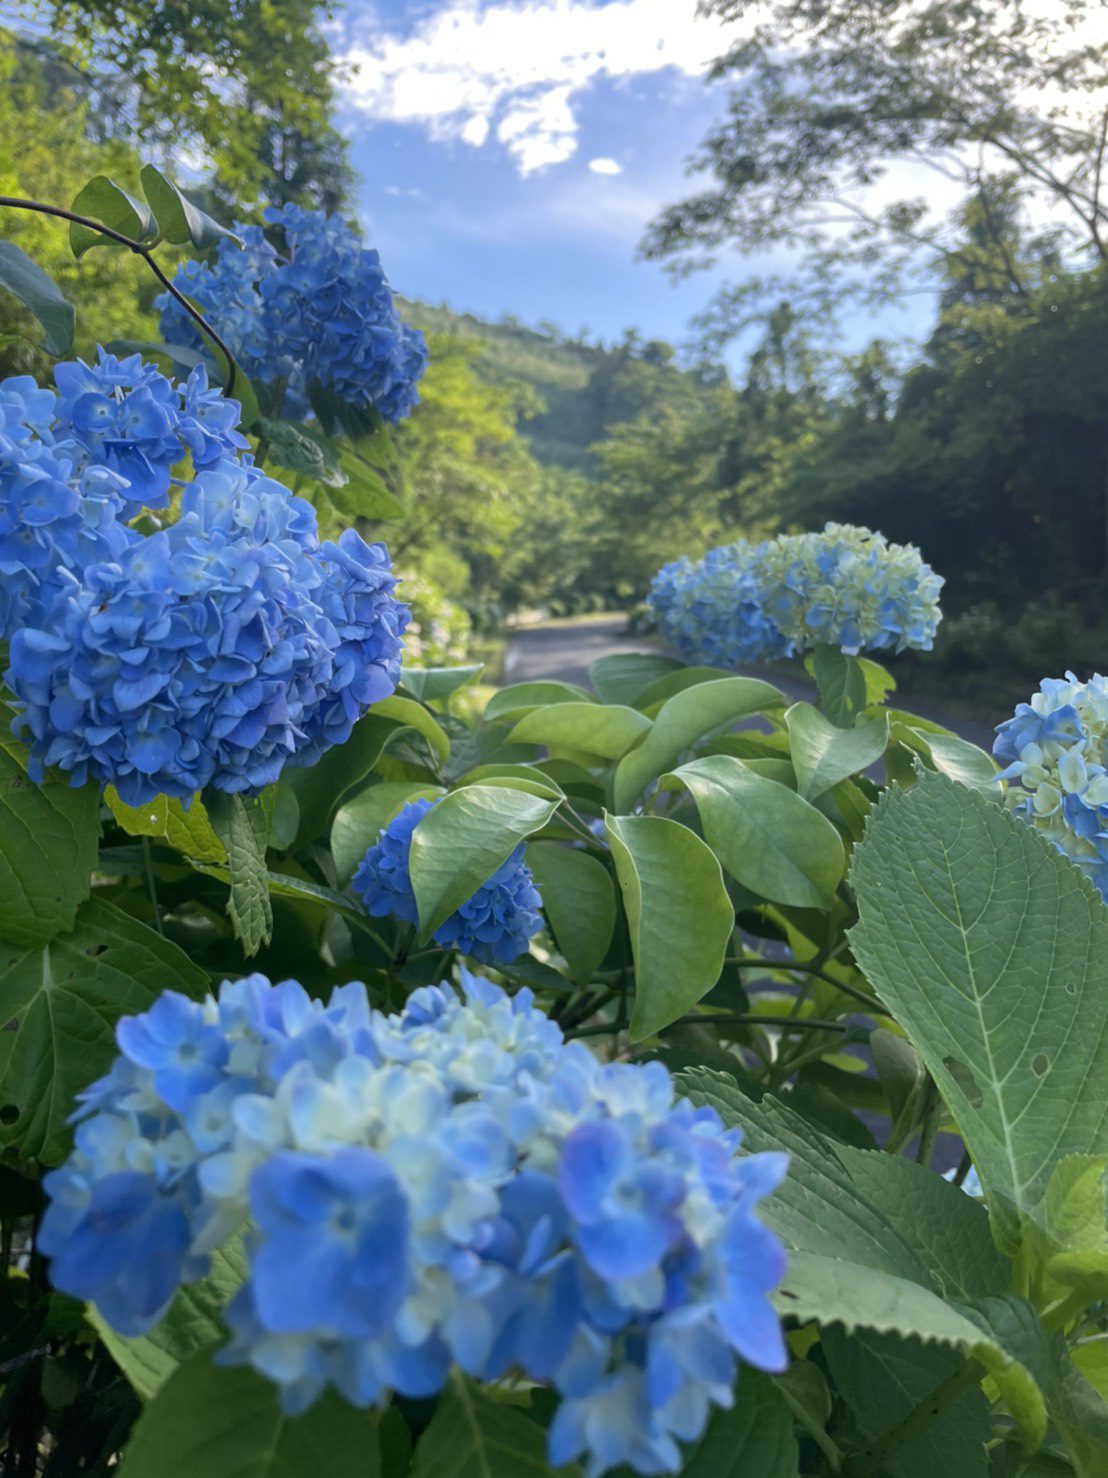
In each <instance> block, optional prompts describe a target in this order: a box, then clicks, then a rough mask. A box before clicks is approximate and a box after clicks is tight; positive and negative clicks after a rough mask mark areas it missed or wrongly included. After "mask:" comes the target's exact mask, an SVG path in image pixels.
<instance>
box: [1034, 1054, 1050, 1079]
mask: <svg viewBox="0 0 1108 1478" xmlns="http://www.w3.org/2000/svg"><path fill="white" fill-rule="evenodd" d="M1049 1066H1050V1058H1049V1057H1048V1056H1047V1055H1046V1053H1045V1052H1036V1053H1035V1056H1034V1057H1033V1058H1032V1059H1031V1071H1032V1072H1033V1073H1034V1074H1035V1076H1036V1077H1037V1078H1041V1077H1042V1075H1043V1074H1044V1073H1045V1072H1046V1070H1047V1068H1048V1067H1049Z"/></svg>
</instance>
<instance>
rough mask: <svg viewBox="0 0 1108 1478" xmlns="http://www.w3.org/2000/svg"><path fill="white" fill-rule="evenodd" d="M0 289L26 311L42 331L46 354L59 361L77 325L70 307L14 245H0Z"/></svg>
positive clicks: (66, 352) (48, 280)
mask: <svg viewBox="0 0 1108 1478" xmlns="http://www.w3.org/2000/svg"><path fill="white" fill-rule="evenodd" d="M0 287H2V288H6V289H7V291H8V292H10V293H11V294H12V295H13V296H14V297H17V298H18V299H19V301H20V302H21V303H24V304H25V305H26V306H27V307H28V308H30V310H31V312H32V313H33V314H34V315H35V317H36V318H37V319H38V321H39V323H41V324H42V327H43V329H44V330H45V334H46V339H45V344H46V352H47V354H51V355H53V357H54V358H55V359H63V358H64V357H65V355H67V354H68V353H69V351H70V350H71V349H72V348H73V334H74V330H75V328H76V323H77V315H76V314H75V313H74V311H73V304H72V303H70V302H69V301H68V300H67V299H66V298H63V297H62V295H61V292H60V290H59V288H58V286H57V284H56V283H55V282H54V280H53V278H52V277H48V276H47V274H46V273H45V272H44V271H43V270H42V268H41V267H40V266H39V265H38V263H37V262H33V261H32V260H31V258H30V257H29V256H28V255H27V253H26V252H25V251H21V250H20V248H19V247H18V246H16V244H15V242H14V241H0Z"/></svg>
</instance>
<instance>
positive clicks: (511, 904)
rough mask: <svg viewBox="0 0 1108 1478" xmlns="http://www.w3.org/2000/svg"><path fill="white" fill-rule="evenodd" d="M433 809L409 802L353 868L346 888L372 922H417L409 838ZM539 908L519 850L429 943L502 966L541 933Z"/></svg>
mask: <svg viewBox="0 0 1108 1478" xmlns="http://www.w3.org/2000/svg"><path fill="white" fill-rule="evenodd" d="M436 804H437V802H435V801H430V800H426V799H423V800H415V801H409V802H408V803H407V805H405V806H403V807H402V808H401V810H400V811H399V812H398V813H397V814H396V815H395V816H394V817H393V819H392V820H391V821H390V822H389V824H388V825H387V826H386V827H384V828H383V829H382V830H381V833H380V835H379V836H378V838H377V841H376V842H375V843H374V844H373V846H372V847H370V848H369V849H368V850H367V852H366V854H365V856H364V857H363V858H362V860H361V862H360V863H359V864H358V868H357V871H356V872H355V873H354V877H353V880H352V885H353V888H354V891H355V892H356V893H357V894H358V896H359V897H360V898H361V900H362V902H363V903H364V904H365V906H366V910H367V912H368V913H370V914H372V915H373V917H374V918H379V919H383V918H396V919H401V920H403V922H405V923H408V924H415V923H417V922H418V919H419V911H418V909H417V907H416V899H415V893H414V891H413V889H412V880H411V873H410V856H411V850H412V833H413V832H414V831H415V829H416V827H417V826H418V825H419V823H420V822H421V821H422V820H423V818H424V816H426V815H427V812H428V811H430V810H431V808H432V807H433V806H434V805H436ZM541 907H542V899H541V898H540V897H539V894H538V890H537V889H536V887H535V882H534V878H533V877H532V876H531V869H530V868H529V867H528V866H527V864H526V863H525V862H524V860H523V847H522V845H521V846H519V847H517V848H516V850H515V851H514V852H513V853H512V855H511V856H510V857H509V858H508V859H507V860H506V861H505V862H503V863H502V864H501V866H500V867H498V868H497V870H496V871H495V872H494V873H493V874H492V876H491V877H490V878H486V880H485V881H484V882H483V883H482V884H481V886H480V887H479V888H478V889H477V890H476V891H475V892H474V893H473V895H472V896H471V897H469V898H467V899H466V901H465V902H464V903H462V904H460V905H459V907H458V908H457V909H455V911H454V912H453V913H452V914H451V915H450V917H449V918H448V919H445V920H444V921H443V922H442V923H441V924H440V925H439V927H438V928H437V929H436V930H435V934H434V939H435V942H436V944H441V945H444V946H445V947H447V948H448V949H458V950H460V951H461V952H462V954H465V955H470V956H472V957H473V959H475V960H480V962H481V963H482V964H484V965H492V964H502V965H506V964H509V963H510V962H511V961H512V960H514V959H518V957H519V956H520V955H522V954H526V953H527V944H528V941H529V940H530V939H531V937H532V935H534V934H537V933H538V932H539V930H540V929H541V928H542V916H541V914H540V913H539V909H540V908H541Z"/></svg>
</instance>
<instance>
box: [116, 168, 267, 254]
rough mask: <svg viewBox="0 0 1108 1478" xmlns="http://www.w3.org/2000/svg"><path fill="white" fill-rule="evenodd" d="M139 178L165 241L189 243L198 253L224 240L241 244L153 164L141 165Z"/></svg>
mask: <svg viewBox="0 0 1108 1478" xmlns="http://www.w3.org/2000/svg"><path fill="white" fill-rule="evenodd" d="M139 179H140V180H141V181H142V189H143V194H144V195H145V196H146V198H147V200H148V201H149V202H150V206H151V208H152V210H153V212H154V215H155V217H156V219H157V222H158V230H159V231H160V232H161V234H162V236H163V238H164V239H165V240H166V241H169V242H172V243H173V245H175V246H184V245H185V243H186V242H191V243H192V245H193V246H195V247H199V249H200V250H201V251H204V250H206V249H207V248H208V247H209V246H215V245H216V243H217V242H219V241H221V240H222V239H223V238H224V237H228V238H230V240H232V241H238V242H239V244H240V245H241V244H242V243H241V241H240V238H239V237H238V236H236V235H235V233H234V232H233V231H228V230H227V228H226V226H221V225H220V224H219V222H218V221H213V220H212V218H211V216H210V215H208V214H206V212H204V211H202V210H201V209H200V207H199V206H198V205H194V204H193V203H192V201H191V200H190V199H189V198H188V196H187V195H183V194H182V193H181V191H180V190H179V189H178V188H177V186H176V185H175V184H174V183H173V181H172V180H167V179H166V177H165V175H164V174H162V172H161V171H160V170H158V169H155V168H154V166H153V165H152V164H144V165H143V166H142V169H141V171H140V172H139Z"/></svg>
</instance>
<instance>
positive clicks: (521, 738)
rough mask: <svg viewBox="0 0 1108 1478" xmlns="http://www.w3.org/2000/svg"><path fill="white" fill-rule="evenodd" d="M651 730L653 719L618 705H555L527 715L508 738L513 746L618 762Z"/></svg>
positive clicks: (535, 710)
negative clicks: (534, 746)
mask: <svg viewBox="0 0 1108 1478" xmlns="http://www.w3.org/2000/svg"><path fill="white" fill-rule="evenodd" d="M649 728H650V720H649V719H648V718H645V717H644V716H643V715H642V714H641V713H638V712H637V711H636V710H635V709H634V708H625V707H623V706H622V705H621V704H617V703H608V704H601V703H555V704H553V705H552V706H551V707H549V708H536V709H534V710H533V711H532V712H531V713H528V714H525V715H524V717H523V718H521V719H520V721H519V723H517V724H516V726H515V728H514V729H513V730H512V732H511V733H510V734H509V735H508V740H509V742H510V743H513V744H545V745H546V746H547V748H549V749H563V750H575V751H577V752H578V753H580V754H595V755H599V756H600V757H601V758H602V759H609V760H614V759H618V758H619V756H620V755H621V754H626V752H627V750H628V749H629V748H630V747H631V745H632V744H634V743H635V741H636V740H637V739H639V738H641V736H642V735H643V734H645V733H646V732H647V730H648V729H649Z"/></svg>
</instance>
